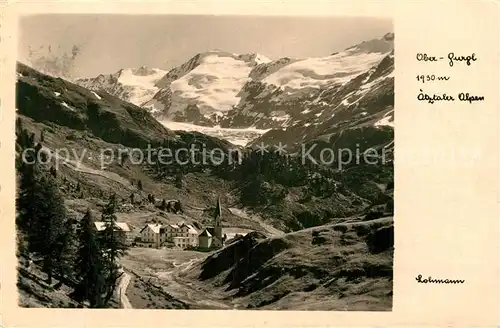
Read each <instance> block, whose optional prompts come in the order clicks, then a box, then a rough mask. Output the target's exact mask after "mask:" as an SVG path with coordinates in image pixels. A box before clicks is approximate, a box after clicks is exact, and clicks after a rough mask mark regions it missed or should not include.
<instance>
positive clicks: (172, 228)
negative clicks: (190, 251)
mask: <svg viewBox="0 0 500 328" xmlns="http://www.w3.org/2000/svg"><path fill="white" fill-rule="evenodd" d="M139 235H140V236H139V239H138V240H137V241H136V242H135V243H136V244H137V245H138V246H142V247H149V248H160V247H177V248H183V249H184V248H191V247H199V248H205V249H210V248H219V247H222V245H223V244H224V241H225V239H226V236H222V224H221V206H220V201H219V200H217V207H216V209H215V216H214V223H213V226H211V227H206V228H204V229H203V230H202V231H201V232H198V230H196V228H195V227H193V226H192V225H190V224H186V223H180V224H159V223H154V224H151V223H150V224H146V225H145V226H144V228H142V229H141V231H140V232H139Z"/></svg>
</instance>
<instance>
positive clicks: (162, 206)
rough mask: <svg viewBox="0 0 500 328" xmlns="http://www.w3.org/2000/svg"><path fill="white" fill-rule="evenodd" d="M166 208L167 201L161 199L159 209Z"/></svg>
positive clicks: (163, 209)
mask: <svg viewBox="0 0 500 328" xmlns="http://www.w3.org/2000/svg"><path fill="white" fill-rule="evenodd" d="M166 209H167V201H166V200H165V199H163V200H162V201H161V205H160V210H162V211H165V210H166Z"/></svg>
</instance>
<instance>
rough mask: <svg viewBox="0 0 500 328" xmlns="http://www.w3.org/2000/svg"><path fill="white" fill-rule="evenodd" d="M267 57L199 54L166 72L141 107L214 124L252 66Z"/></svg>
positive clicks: (162, 114)
mask: <svg viewBox="0 0 500 328" xmlns="http://www.w3.org/2000/svg"><path fill="white" fill-rule="evenodd" d="M270 61H271V60H270V59H268V58H266V57H265V56H262V55H260V54H256V53H255V54H243V55H237V54H233V53H228V52H224V51H220V50H213V51H209V52H205V53H200V54H197V55H196V56H194V57H193V58H191V59H190V60H189V61H188V62H186V63H185V64H183V65H181V66H178V67H176V68H174V69H172V70H171V71H169V72H168V74H167V75H165V77H163V78H162V79H161V80H159V81H158V82H157V83H156V86H157V87H159V88H161V89H160V90H159V91H158V93H157V94H156V95H155V96H154V97H153V98H152V99H151V100H150V101H148V102H146V103H144V104H143V107H146V108H149V109H150V110H151V112H152V113H153V114H154V115H156V116H158V117H163V118H167V119H172V120H174V121H180V122H192V123H195V124H199V125H209V126H214V125H217V121H218V120H219V118H221V117H223V116H224V115H225V113H226V112H228V111H230V110H231V109H232V108H233V107H234V106H235V105H236V104H238V103H239V101H240V97H239V94H240V91H241V89H242V88H243V86H244V85H245V83H247V81H248V80H249V75H250V73H251V71H252V68H254V67H256V66H257V65H260V64H265V63H268V62H270Z"/></svg>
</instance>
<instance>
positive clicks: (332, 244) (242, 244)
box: [124, 216, 394, 311]
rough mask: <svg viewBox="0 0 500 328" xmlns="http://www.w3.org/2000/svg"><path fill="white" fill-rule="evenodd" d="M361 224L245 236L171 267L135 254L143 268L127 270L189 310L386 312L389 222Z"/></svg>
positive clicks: (390, 267)
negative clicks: (158, 286)
mask: <svg viewBox="0 0 500 328" xmlns="http://www.w3.org/2000/svg"><path fill="white" fill-rule="evenodd" d="M365 219H366V218H363V219H358V220H353V221H350V222H344V223H340V224H331V225H324V226H318V227H314V228H310V229H305V230H301V231H297V232H293V233H288V234H286V235H283V236H279V237H271V238H266V237H265V236H263V235H262V234H260V233H258V232H252V233H250V234H248V235H246V236H244V237H241V238H239V239H237V240H235V241H233V242H232V243H230V244H229V245H227V246H225V247H224V248H223V249H221V250H220V251H217V252H215V253H213V254H209V255H208V256H207V257H206V258H203V257H200V256H193V255H190V257H189V261H187V262H186V263H185V265H181V266H178V267H176V266H175V265H173V266H170V267H168V266H167V264H166V263H167V262H164V261H162V260H161V259H160V258H159V256H160V254H158V255H156V256H155V257H154V258H153V257H150V258H149V259H147V260H146V258H148V257H149V256H151V254H150V255H146V254H145V252H141V253H140V255H139V253H137V252H135V253H137V255H136V256H139V257H140V258H141V261H145V262H146V263H150V264H151V265H148V266H137V265H135V266H134V270H139V271H141V272H143V274H144V275H146V276H148V277H149V278H148V279H150V280H151V281H154V282H155V283H157V284H158V285H160V286H162V288H163V289H164V290H165V291H167V292H168V293H169V294H171V295H176V297H178V298H179V299H182V301H184V302H186V303H187V304H189V306H190V307H191V308H201V309H263V310H292V309H293V310H337V311H342V310H349V311H390V310H391V308H392V284H393V251H394V249H393V242H394V226H393V218H392V217H391V216H389V217H383V218H380V219H375V220H365ZM167 256H168V255H167ZM133 258H134V257H133V256H132V255H130V256H128V257H127V258H126V259H125V262H124V263H127V264H128V265H132V264H130V262H129V261H132V260H133ZM153 263H154V264H153ZM141 268H142V269H141Z"/></svg>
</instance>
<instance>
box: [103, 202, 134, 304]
mask: <svg viewBox="0 0 500 328" xmlns="http://www.w3.org/2000/svg"><path fill="white" fill-rule="evenodd" d="M116 206H117V203H116V195H115V194H113V195H112V196H111V198H110V200H109V203H108V204H107V205H106V207H105V208H104V210H103V212H102V221H103V222H104V224H105V228H104V231H103V234H102V238H101V246H102V248H103V255H104V265H105V269H106V287H107V296H106V300H109V299H110V298H111V296H112V293H113V290H114V288H115V284H116V281H117V279H118V277H119V274H118V264H117V259H118V258H119V257H121V256H123V255H124V254H125V252H126V250H127V248H128V247H127V245H126V243H125V240H124V239H123V235H122V234H120V232H119V230H118V227H117V224H116V221H117V217H116V215H115V210H116Z"/></svg>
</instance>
